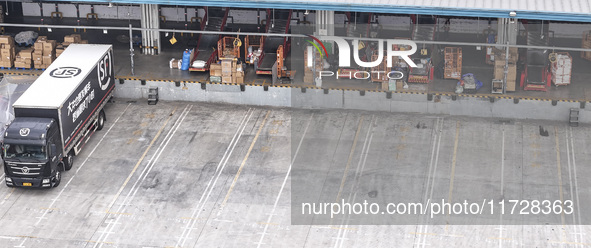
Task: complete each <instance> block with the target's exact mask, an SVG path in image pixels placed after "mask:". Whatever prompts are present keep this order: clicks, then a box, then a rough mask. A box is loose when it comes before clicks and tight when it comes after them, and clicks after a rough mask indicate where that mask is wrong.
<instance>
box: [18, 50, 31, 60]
mask: <svg viewBox="0 0 591 248" xmlns="http://www.w3.org/2000/svg"><path fill="white" fill-rule="evenodd" d="M18 56H19V57H21V58H27V59H31V58H32V57H33V50H32V49H25V50H21V51H20V52H18Z"/></svg>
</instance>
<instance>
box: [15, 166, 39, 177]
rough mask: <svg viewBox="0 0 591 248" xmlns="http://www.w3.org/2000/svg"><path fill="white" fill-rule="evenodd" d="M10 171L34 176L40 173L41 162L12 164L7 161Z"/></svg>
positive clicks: (20, 174)
mask: <svg viewBox="0 0 591 248" xmlns="http://www.w3.org/2000/svg"><path fill="white" fill-rule="evenodd" d="M8 167H9V168H10V172H11V173H12V174H14V175H19V176H29V177H35V176H39V175H41V168H43V164H14V163H8Z"/></svg>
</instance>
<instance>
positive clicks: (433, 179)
mask: <svg viewBox="0 0 591 248" xmlns="http://www.w3.org/2000/svg"><path fill="white" fill-rule="evenodd" d="M438 120H440V122H439V131H438V132H439V135H438V136H437V151H436V153H435V164H433V175H432V176H431V189H430V192H429V199H430V198H433V188H434V187H435V174H436V173H437V164H439V148H440V147H441V136H443V126H444V119H443V118H441V119H438ZM428 221H429V219H427V222H428ZM427 222H425V225H423V226H424V228H425V230H424V231H423V233H427V232H428V230H429V225H426V224H427ZM422 236H424V237H419V238H420V239H422V241H421V244H423V247H425V245H428V244H427V235H422Z"/></svg>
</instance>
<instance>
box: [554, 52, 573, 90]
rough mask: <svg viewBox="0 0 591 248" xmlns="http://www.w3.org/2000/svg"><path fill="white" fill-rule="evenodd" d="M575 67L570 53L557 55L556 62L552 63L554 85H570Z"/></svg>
mask: <svg viewBox="0 0 591 248" xmlns="http://www.w3.org/2000/svg"><path fill="white" fill-rule="evenodd" d="M572 67H573V58H572V57H571V56H570V54H569V53H566V52H562V53H556V60H555V61H554V62H552V64H551V66H550V68H551V70H552V83H554V85H556V86H560V85H569V84H570V78H571V71H572Z"/></svg>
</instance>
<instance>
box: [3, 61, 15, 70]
mask: <svg viewBox="0 0 591 248" xmlns="http://www.w3.org/2000/svg"><path fill="white" fill-rule="evenodd" d="M13 65H14V62H12V60H7V61H6V60H2V61H0V67H4V68H12V67H13Z"/></svg>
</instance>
